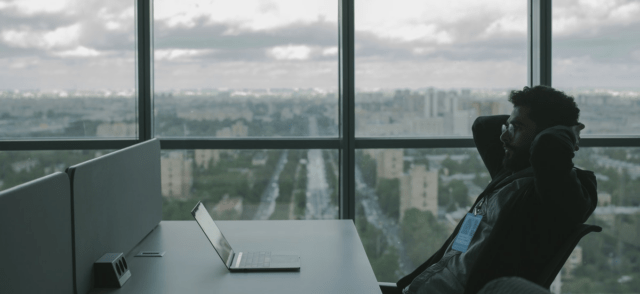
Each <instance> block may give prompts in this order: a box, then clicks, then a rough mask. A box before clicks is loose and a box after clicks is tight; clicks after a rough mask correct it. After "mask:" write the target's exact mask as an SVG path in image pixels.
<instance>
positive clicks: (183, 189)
mask: <svg viewBox="0 0 640 294" xmlns="http://www.w3.org/2000/svg"><path fill="white" fill-rule="evenodd" d="M160 169H161V175H162V196H164V197H169V198H179V199H188V198H189V197H190V193H189V192H190V190H191V185H192V184H193V160H192V159H191V158H187V155H186V154H185V153H184V152H182V151H173V152H169V153H168V155H166V156H162V157H161V158H160Z"/></svg>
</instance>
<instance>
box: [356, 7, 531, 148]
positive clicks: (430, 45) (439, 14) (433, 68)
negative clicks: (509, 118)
mask: <svg viewBox="0 0 640 294" xmlns="http://www.w3.org/2000/svg"><path fill="white" fill-rule="evenodd" d="M409 7H410V9H407V8H409ZM526 60H527V5H526V2H524V1H508V2H504V1H502V2H500V1H497V2H491V1H447V2H442V1H412V0H404V1H394V3H393V5H390V3H389V2H388V1H370V0H362V1H355V61H356V72H355V74H356V77H355V79H356V135H357V136H419V137H425V136H443V135H446V136H451V135H454V136H469V135H471V133H470V131H471V124H472V123H473V120H474V119H475V118H476V117H477V116H478V115H486V114H492V113H493V114H498V113H500V114H502V113H506V110H507V109H508V108H509V107H510V103H509V102H508V101H506V100H505V99H504V97H505V95H506V93H507V92H508V91H509V90H512V89H522V87H523V86H525V85H526V77H527V74H526V72H527V71H526V69H527V66H526V64H527V62H526ZM509 111H510V110H509Z"/></svg>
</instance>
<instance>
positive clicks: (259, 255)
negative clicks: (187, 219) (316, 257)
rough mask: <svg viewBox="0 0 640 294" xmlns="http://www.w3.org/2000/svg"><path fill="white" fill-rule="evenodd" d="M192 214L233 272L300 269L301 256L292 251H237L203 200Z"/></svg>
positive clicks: (223, 261)
mask: <svg viewBox="0 0 640 294" xmlns="http://www.w3.org/2000/svg"><path fill="white" fill-rule="evenodd" d="M191 215H193V218H195V219H196V222H198V225H199V226H200V228H201V229H202V231H203V232H204V234H205V235H206V236H207V239H209V242H211V245H213V249H215V250H216V252H217V253H218V256H220V258H221V259H222V263H224V265H225V266H226V267H227V269H229V271H231V272H242V271H296V270H300V256H299V255H297V254H295V253H291V252H270V251H255V252H236V251H235V250H233V248H231V245H229V242H227V239H225V238H224V236H223V235H222V232H221V231H220V229H219V228H218V226H216V224H215V222H214V221H213V219H212V218H211V215H210V214H209V212H208V211H207V209H206V208H205V207H204V205H203V204H202V202H198V204H196V207H194V208H193V210H191Z"/></svg>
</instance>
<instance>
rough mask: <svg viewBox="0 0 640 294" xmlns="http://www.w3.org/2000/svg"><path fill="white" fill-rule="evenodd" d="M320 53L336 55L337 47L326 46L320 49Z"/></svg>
mask: <svg viewBox="0 0 640 294" xmlns="http://www.w3.org/2000/svg"><path fill="white" fill-rule="evenodd" d="M322 55H323V56H336V55H338V47H337V46H334V47H327V48H325V49H323V50H322Z"/></svg>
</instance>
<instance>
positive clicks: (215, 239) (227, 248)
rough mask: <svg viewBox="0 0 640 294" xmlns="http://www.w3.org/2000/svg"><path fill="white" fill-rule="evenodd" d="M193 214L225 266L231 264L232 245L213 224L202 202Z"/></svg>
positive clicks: (194, 209)
mask: <svg viewBox="0 0 640 294" xmlns="http://www.w3.org/2000/svg"><path fill="white" fill-rule="evenodd" d="M191 214H192V215H193V217H194V218H195V219H196V221H197V222H198V224H199V225H200V228H202V231H203V232H204V234H205V235H207V238H209V241H210V242H211V245H213V248H215V249H216V251H217V252H218V255H220V258H222V261H223V262H224V264H225V265H227V263H230V262H231V261H230V260H229V256H230V255H231V252H232V251H233V250H232V249H231V245H229V242H227V239H225V238H224V236H223V235H222V232H220V229H218V226H216V224H215V223H214V222H213V219H212V218H211V215H209V212H207V209H206V208H204V205H202V202H198V204H197V205H196V207H194V208H193V210H192V211H191Z"/></svg>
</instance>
